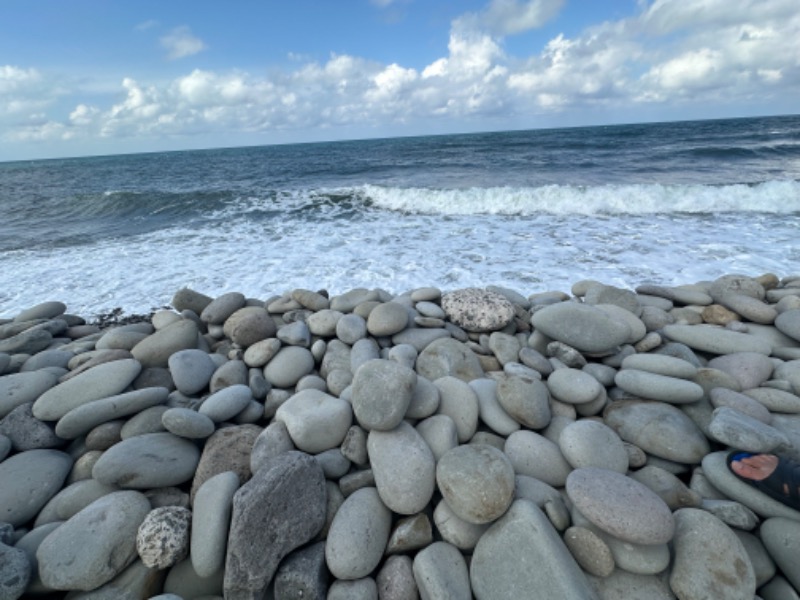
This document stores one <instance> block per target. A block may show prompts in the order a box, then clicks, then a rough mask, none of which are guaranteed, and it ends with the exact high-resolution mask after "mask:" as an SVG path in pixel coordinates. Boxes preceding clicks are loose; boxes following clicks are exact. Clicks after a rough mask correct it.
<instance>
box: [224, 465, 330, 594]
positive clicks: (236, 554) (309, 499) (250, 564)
mask: <svg viewBox="0 0 800 600" xmlns="http://www.w3.org/2000/svg"><path fill="white" fill-rule="evenodd" d="M325 504H326V492H325V476H324V475H323V473H322V468H321V467H320V466H319V464H318V463H317V462H316V461H315V460H314V459H313V458H312V457H310V456H308V455H307V454H304V453H301V452H287V453H285V454H281V455H280V456H277V457H275V458H274V459H273V460H271V461H270V462H269V463H268V464H267V465H265V466H264V468H262V469H260V470H259V471H257V472H256V473H255V474H254V475H253V478H252V479H250V481H248V482H247V483H245V484H244V485H243V486H242V487H241V488H239V490H238V491H237V492H236V494H235V495H234V497H233V513H232V517H231V529H230V535H229V536H228V551H227V557H226V561H225V584H224V586H225V597H226V598H230V599H233V600H235V599H239V598H242V599H244V598H255V597H263V596H264V595H265V593H266V590H267V587H268V586H269V584H270V582H271V581H272V578H273V576H274V575H275V572H276V570H277V568H278V565H279V564H280V561H281V560H283V558H284V557H285V556H286V555H288V554H289V553H290V552H292V551H293V550H295V549H296V548H299V547H300V546H302V545H304V544H306V543H307V542H309V541H311V540H312V539H314V536H316V535H317V534H318V533H319V532H320V530H321V529H322V527H323V525H324V524H325ZM340 510H341V509H340Z"/></svg>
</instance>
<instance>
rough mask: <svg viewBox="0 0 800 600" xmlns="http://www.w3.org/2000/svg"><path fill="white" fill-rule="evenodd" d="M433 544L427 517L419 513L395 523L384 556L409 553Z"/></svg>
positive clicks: (431, 531)
mask: <svg viewBox="0 0 800 600" xmlns="http://www.w3.org/2000/svg"><path fill="white" fill-rule="evenodd" d="M432 542H433V530H432V529H431V522H430V521H429V520H428V517H427V515H425V514H424V513H419V514H416V515H413V516H410V517H406V518H404V519H401V520H400V521H398V522H397V524H396V525H395V526H394V529H393V530H392V533H391V535H390V536H389V542H388V544H387V545H386V554H398V553H405V552H411V551H413V550H419V549H420V548H425V547H426V546H428V545H430V544H431V543H432Z"/></svg>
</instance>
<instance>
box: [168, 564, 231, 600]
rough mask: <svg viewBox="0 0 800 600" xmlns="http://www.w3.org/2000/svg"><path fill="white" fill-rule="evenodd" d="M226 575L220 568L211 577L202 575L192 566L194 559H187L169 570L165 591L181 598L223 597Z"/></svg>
mask: <svg viewBox="0 0 800 600" xmlns="http://www.w3.org/2000/svg"><path fill="white" fill-rule="evenodd" d="M224 576H225V573H224V571H223V570H222V569H220V570H219V571H217V572H216V573H214V574H213V575H211V576H209V577H200V576H199V575H198V574H197V573H196V572H195V570H194V568H193V567H192V561H190V560H189V559H187V560H184V561H183V562H180V563H178V564H177V565H175V566H174V567H172V568H171V569H170V570H169V573H167V578H166V580H165V581H164V593H165V594H174V595H176V596H178V597H180V598H202V597H207V598H209V600H210V598H222V597H223V594H224V591H223V580H224Z"/></svg>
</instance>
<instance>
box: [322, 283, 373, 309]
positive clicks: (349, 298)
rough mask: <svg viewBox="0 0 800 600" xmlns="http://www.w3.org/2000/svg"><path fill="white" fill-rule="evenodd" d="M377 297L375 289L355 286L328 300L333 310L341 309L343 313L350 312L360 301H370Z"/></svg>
mask: <svg viewBox="0 0 800 600" xmlns="http://www.w3.org/2000/svg"><path fill="white" fill-rule="evenodd" d="M377 299H378V293H377V292H376V291H375V290H368V289H366V288H355V289H352V290H349V291H347V292H345V293H343V294H341V295H339V296H334V297H333V298H331V300H330V307H331V309H333V310H337V311H341V312H343V313H347V312H352V311H353V309H355V307H356V306H358V305H359V304H361V303H362V302H370V301H373V300H377Z"/></svg>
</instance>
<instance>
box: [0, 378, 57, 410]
mask: <svg viewBox="0 0 800 600" xmlns="http://www.w3.org/2000/svg"><path fill="white" fill-rule="evenodd" d="M0 373H2V371H0ZM57 381H58V377H57V376H56V375H54V374H53V373H49V372H47V371H31V372H26V373H12V374H10V375H4V376H3V377H0V419H2V418H3V417H5V416H6V415H7V414H8V413H10V412H11V411H12V410H14V409H15V408H16V407H17V406H20V405H22V404H27V403H28V402H33V401H35V400H36V399H37V398H38V397H39V396H41V395H42V394H43V393H45V392H46V391H47V390H49V389H50V388H52V387H53V386H54V385H55V384H56V382H57Z"/></svg>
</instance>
